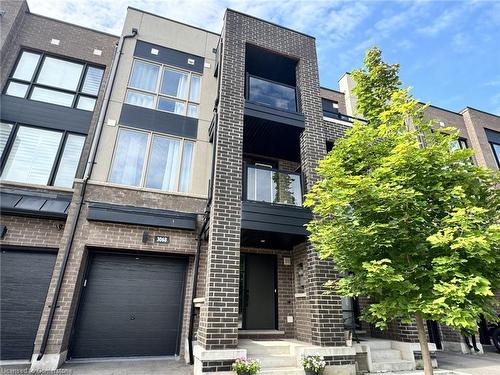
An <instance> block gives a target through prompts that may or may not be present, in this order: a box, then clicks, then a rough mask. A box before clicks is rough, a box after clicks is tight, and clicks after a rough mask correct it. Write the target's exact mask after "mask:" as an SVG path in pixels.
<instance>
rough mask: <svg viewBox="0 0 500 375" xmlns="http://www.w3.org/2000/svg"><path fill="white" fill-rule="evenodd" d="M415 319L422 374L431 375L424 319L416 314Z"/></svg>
mask: <svg viewBox="0 0 500 375" xmlns="http://www.w3.org/2000/svg"><path fill="white" fill-rule="evenodd" d="M415 320H416V321H417V331H418V341H419V343H420V350H421V352H422V361H423V362H424V374H425V375H432V374H433V373H434V371H433V369H432V361H431V353H430V352H429V346H428V345H427V335H426V333H425V327H424V319H422V315H420V314H416V315H415Z"/></svg>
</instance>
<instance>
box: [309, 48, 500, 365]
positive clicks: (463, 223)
mask: <svg viewBox="0 0 500 375" xmlns="http://www.w3.org/2000/svg"><path fill="white" fill-rule="evenodd" d="M364 62H365V68H363V69H359V70H356V71H354V72H353V73H352V75H353V78H354V80H355V81H356V87H355V89H354V94H355V95H356V96H357V99H358V101H357V106H356V109H357V112H358V114H359V115H363V116H364V117H365V119H366V120H368V124H365V123H363V122H360V121H356V122H355V123H354V125H353V127H352V129H350V130H349V131H348V132H347V134H346V137H345V138H342V139H341V140H339V141H338V142H336V144H335V147H334V148H333V150H332V151H331V152H330V153H329V154H328V155H327V156H326V157H325V159H324V160H322V161H320V163H319V167H318V174H319V177H320V179H319V181H318V182H317V183H316V184H315V186H314V187H313V188H312V189H311V191H310V192H309V193H308V194H307V196H306V202H305V204H306V206H309V207H312V208H313V212H314V214H315V218H314V219H313V221H312V222H311V223H310V224H309V225H308V230H309V231H310V240H311V242H312V243H313V244H314V245H315V247H316V249H317V250H318V251H319V253H320V256H321V257H322V258H324V259H326V258H329V259H332V260H333V261H334V263H335V264H336V266H337V268H338V270H339V271H340V272H341V275H344V276H342V277H340V278H339V280H331V281H330V282H329V283H327V285H326V286H327V287H335V289H336V290H337V291H338V292H339V293H340V294H341V295H343V296H351V297H356V296H370V297H371V299H372V301H374V303H372V304H371V305H370V306H369V307H368V308H367V309H366V310H365V311H364V312H363V319H365V320H367V321H369V322H372V323H375V325H376V326H377V327H379V328H382V329H383V328H385V327H386V326H387V323H389V322H390V321H392V320H394V319H400V320H401V321H402V322H403V323H410V322H412V321H413V320H415V321H416V324H417V328H418V333H419V341H420V345H421V347H422V356H423V359H424V368H425V373H426V374H432V366H431V360H430V354H429V351H428V347H427V339H426V335H425V329H424V320H425V319H429V320H436V321H438V322H440V323H443V324H445V325H448V326H451V327H453V328H456V329H457V330H460V331H462V332H464V331H465V332H475V331H477V320H478V318H479V316H480V314H482V315H484V317H486V318H487V319H489V320H495V319H496V318H497V317H496V314H495V311H494V307H495V305H496V303H497V302H496V300H495V298H494V294H493V290H494V289H495V288H497V287H498V286H499V279H498V277H497V273H498V270H499V266H500V225H499V223H500V195H499V190H498V189H497V186H498V184H499V182H500V180H499V176H498V174H497V173H495V172H494V171H492V170H489V169H485V168H481V167H478V166H476V165H474V164H473V163H472V162H471V158H472V157H473V152H472V150H470V149H456V147H453V145H454V144H455V143H456V142H457V139H458V131H457V130H456V129H454V128H441V127H436V126H435V124H434V123H433V122H432V121H427V120H425V118H424V116H423V111H424V110H425V106H423V105H421V104H419V103H418V102H417V101H416V100H414V99H413V98H412V97H411V95H410V94H409V89H403V88H401V87H400V86H401V83H400V80H399V77H398V72H399V66H398V65H390V64H386V63H384V62H383V61H382V54H381V51H380V50H379V49H377V48H373V49H370V50H369V51H368V52H367V54H366V56H365V60H364Z"/></svg>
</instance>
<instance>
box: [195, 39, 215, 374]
mask: <svg viewBox="0 0 500 375" xmlns="http://www.w3.org/2000/svg"><path fill="white" fill-rule="evenodd" d="M221 40H222V39H220V40H219V43H221ZM218 48H220V50H219V68H218V69H219V70H218V72H219V73H218V80H217V98H216V99H215V105H214V116H217V117H216V118H215V125H214V134H213V148H212V171H211V175H210V181H209V191H208V194H209V195H208V201H207V206H206V208H205V217H204V218H203V225H202V227H201V229H200V232H199V233H198V244H197V245H198V246H197V248H196V255H195V262H194V275H193V285H192V289H191V290H192V291H193V293H192V297H191V312H190V314H189V329H188V336H187V337H188V348H189V364H190V365H193V364H194V355H193V331H194V316H195V311H196V306H195V305H194V299H195V298H196V291H197V289H198V271H199V268H200V254H201V240H202V236H203V233H204V232H205V230H206V227H207V225H208V222H209V221H210V205H211V204H212V196H213V189H214V178H215V156H216V151H217V150H216V147H217V125H218V122H219V119H218V110H217V108H218V106H219V95H220V87H221V74H222V44H219V47H218Z"/></svg>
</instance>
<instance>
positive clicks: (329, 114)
mask: <svg viewBox="0 0 500 375" xmlns="http://www.w3.org/2000/svg"><path fill="white" fill-rule="evenodd" d="M323 116H324V117H328V118H333V119H337V120H342V121H347V122H354V121H356V120H357V121H361V122H364V123H365V124H366V123H368V121H366V120H363V119H361V118H357V117H352V116H349V115H345V114H343V113H340V112H331V111H325V110H323Z"/></svg>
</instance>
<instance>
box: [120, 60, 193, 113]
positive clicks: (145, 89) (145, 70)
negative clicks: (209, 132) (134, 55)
mask: <svg viewBox="0 0 500 375" xmlns="http://www.w3.org/2000/svg"><path fill="white" fill-rule="evenodd" d="M128 87H129V89H128V90H127V94H126V97H125V102H126V103H128V104H132V105H137V106H140V107H146V108H154V109H158V110H160V111H165V112H170V113H175V114H177V115H181V116H189V117H194V118H198V105H199V103H200V88H201V77H200V76H199V75H196V74H194V73H192V72H188V71H184V70H180V69H176V68H172V67H169V66H166V65H161V64H155V63H150V62H146V61H143V60H137V59H136V60H134V65H133V67H132V73H131V74H130V79H129V82H128Z"/></svg>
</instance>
